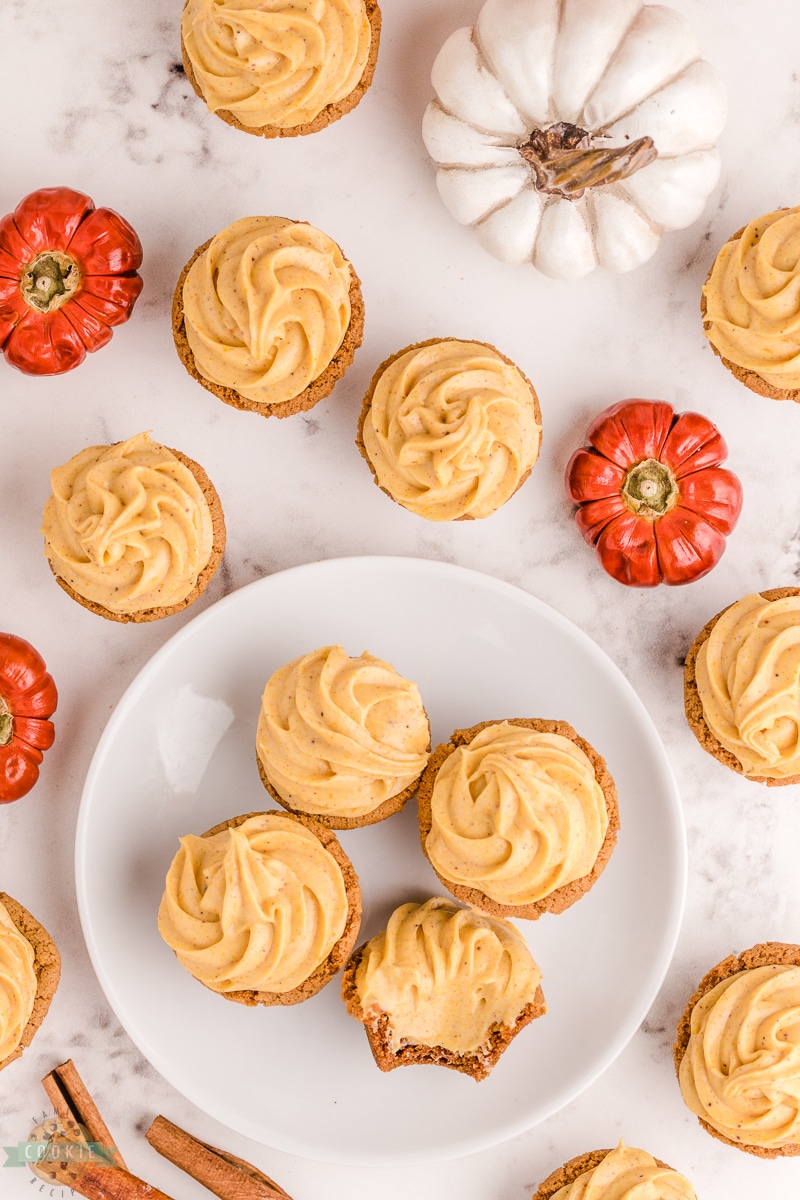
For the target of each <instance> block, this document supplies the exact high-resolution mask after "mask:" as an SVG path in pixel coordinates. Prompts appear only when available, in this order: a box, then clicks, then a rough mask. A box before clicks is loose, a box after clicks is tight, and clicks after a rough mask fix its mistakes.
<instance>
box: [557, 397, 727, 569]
mask: <svg viewBox="0 0 800 1200" xmlns="http://www.w3.org/2000/svg"><path fill="white" fill-rule="evenodd" d="M587 437H588V439H589V442H590V443H591V445H590V447H588V448H583V449H580V450H576V451H575V453H574V454H573V456H572V458H571V459H570V461H569V464H568V466H567V473H566V485H567V494H568V495H569V497H570V499H571V500H573V501H574V502H575V504H577V505H578V508H577V511H576V513H575V520H576V521H577V523H578V527H579V528H580V531H581V533H582V534H583V536H584V538H585V540H586V541H587V542H588V543H589V544H590V545H592V546H594V547H595V548H596V550H597V556H598V558H599V559H600V562H601V563H602V564H603V566H604V567H605V569H606V571H608V573H609V575H612V576H613V577H614V579H617V580H619V582H620V583H624V584H627V585H629V586H630V587H655V585H656V584H658V583H667V584H680V583H691V582H692V581H693V580H694V579H700V578H701V577H702V576H703V575H706V574H707V573H708V572H709V571H710V570H711V568H712V567H713V566H714V565H715V564H716V563H717V562H718V561H719V559H720V558H721V556H722V554H723V551H724V550H725V540H726V538H727V536H728V534H729V533H731V531H732V530H733V528H734V526H735V524H736V521H737V520H738V517H739V513H740V512H741V508H742V486H741V484H740V482H739V480H738V479H737V477H736V476H735V475H734V474H733V473H732V472H731V471H728V470H726V469H725V468H724V467H722V466H721V465H720V464H721V463H722V462H724V461H725V459H726V458H727V454H728V450H727V446H726V445H725V441H724V439H723V437H722V435H721V434H720V432H719V430H718V429H717V428H716V426H715V425H712V423H711V422H710V421H709V420H707V419H706V417H703V416H701V415H700V414H699V413H693V412H687V413H678V414H676V413H675V411H674V409H673V408H672V406H671V405H669V404H666V403H664V402H663V401H660V400H623V401H621V403H619V404H615V405H613V406H612V407H611V408H607V409H606V410H605V411H604V412H601V413H600V414H599V416H598V417H596V418H595V420H594V421H593V422H592V424H591V425H590V427H589V429H588V431H587Z"/></svg>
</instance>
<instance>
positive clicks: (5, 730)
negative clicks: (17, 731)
mask: <svg viewBox="0 0 800 1200" xmlns="http://www.w3.org/2000/svg"><path fill="white" fill-rule="evenodd" d="M13 736H14V718H13V717H12V715H11V713H10V712H3V713H0V746H7V745H8V743H9V742H10V741H11V739H12V737H13Z"/></svg>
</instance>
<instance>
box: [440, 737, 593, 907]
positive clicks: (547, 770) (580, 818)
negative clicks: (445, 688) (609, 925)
mask: <svg viewBox="0 0 800 1200" xmlns="http://www.w3.org/2000/svg"><path fill="white" fill-rule="evenodd" d="M431 817H432V821H431V829H430V833H429V834H428V837H427V839H426V843H425V849H426V853H427V855H428V857H429V858H430V860H431V863H432V864H433V866H434V867H435V869H436V870H437V871H438V872H439V874H440V875H442V876H443V877H444V878H445V879H448V880H450V881H451V882H453V883H460V884H465V885H467V886H469V887H475V888H478V889H479V890H480V891H482V892H483V893H484V894H485V895H487V896H489V898H490V899H492V900H495V901H497V902H498V903H500V904H530V903H532V902H534V901H536V900H540V899H542V897H544V896H548V895H549V894H550V893H551V892H553V891H554V890H555V889H556V888H558V887H562V886H563V885H565V884H567V883H571V882H572V881H573V880H575V879H580V878H582V877H583V876H584V875H587V874H588V873H589V872H590V871H591V869H592V867H593V866H594V863H595V860H596V858H597V855H598V853H599V851H600V847H601V846H602V844H603V839H604V838H605V835H606V830H607V829H608V812H607V809H606V802H605V796H604V795H603V790H602V788H601V787H600V784H599V783H598V782H597V778H596V776H595V772H594V767H593V766H592V763H591V762H590V760H589V759H588V758H587V756H586V755H585V754H584V752H583V750H581V748H580V747H579V746H578V745H576V743H575V742H573V741H571V740H570V739H569V738H567V737H564V736H562V735H561V734H555V733H544V732H539V731H537V730H534V729H528V728H523V727H522V726H518V725H512V724H510V723H509V722H508V721H501V722H499V723H498V724H496V725H490V726H489V727H488V728H486V729H483V730H481V731H480V733H478V734H476V736H475V737H474V738H473V739H472V741H471V742H469V743H468V744H467V745H465V746H459V747H457V748H456V749H455V750H454V751H453V753H452V754H450V755H449V756H448V757H447V758H446V759H445V761H444V763H443V764H442V766H441V768H440V769H439V772H438V774H437V776H436V781H435V783H434V786H433V793H432V796H431Z"/></svg>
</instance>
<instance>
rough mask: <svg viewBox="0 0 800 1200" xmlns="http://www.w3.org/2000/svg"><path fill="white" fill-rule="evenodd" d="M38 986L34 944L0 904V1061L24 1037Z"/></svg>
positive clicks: (15, 1047)
mask: <svg viewBox="0 0 800 1200" xmlns="http://www.w3.org/2000/svg"><path fill="white" fill-rule="evenodd" d="M37 987H38V983H37V979H36V971H35V969H34V950H33V946H32V945H31V944H30V942H29V941H28V939H27V938H26V937H24V935H23V934H22V933H21V932H20V931H19V929H18V928H17V926H16V925H15V924H14V922H13V921H12V920H11V917H10V916H9V915H8V910H7V909H6V907H5V905H4V904H2V903H0V1063H2V1062H3V1061H4V1060H5V1059H7V1058H8V1057H9V1056H10V1055H12V1054H13V1053H14V1051H15V1050H16V1049H17V1047H18V1046H19V1044H20V1042H21V1040H22V1034H23V1032H24V1030H25V1026H26V1025H27V1024H28V1021H29V1020H30V1016H31V1013H32V1012H33V1005H34V1001H35V999H36V991H37Z"/></svg>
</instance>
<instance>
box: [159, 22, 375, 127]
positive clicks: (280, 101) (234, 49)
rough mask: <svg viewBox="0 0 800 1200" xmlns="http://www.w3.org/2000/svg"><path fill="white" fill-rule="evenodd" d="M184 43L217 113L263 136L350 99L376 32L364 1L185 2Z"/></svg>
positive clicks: (197, 81) (193, 69)
mask: <svg viewBox="0 0 800 1200" xmlns="http://www.w3.org/2000/svg"><path fill="white" fill-rule="evenodd" d="M378 28H379V25H378ZM181 36H182V41H183V49H184V55H185V57H186V59H187V64H188V66H189V68H190V70H191V73H192V76H193V82H194V84H195V86H196V88H197V90H198V91H199V93H200V95H201V96H202V97H203V99H204V100H205V102H206V104H207V105H208V107H209V109H210V110H211V112H215V113H216V112H219V111H220V110H224V111H225V112H227V113H229V114H230V115H231V116H232V117H233V118H235V121H236V122H237V123H238V124H239V125H241V126H243V127H244V128H246V129H248V130H253V131H255V132H259V131H260V130H261V129H262V128H263V127H264V126H271V127H274V128H275V129H278V130H287V131H290V130H293V129H296V128H297V127H298V126H304V125H308V124H309V123H311V122H313V121H314V119H315V118H316V117H318V116H319V115H320V113H322V111H323V109H325V108H327V107H328V106H329V105H337V104H339V103H340V102H341V101H343V100H345V99H346V98H347V97H350V96H351V94H352V93H353V92H354V91H355V90H356V89H357V88H358V85H359V82H360V81H361V80H362V76H364V73H365V69H366V68H367V64H368V61H369V60H370V57H371V54H370V52H371V47H372V40H373V31H372V27H371V23H370V17H369V14H368V10H367V5H366V4H365V0H265V2H262V3H259V4H254V3H252V0H187V2H186V4H185V7H184V9H183V17H182V19H181ZM359 98H360V96H359ZM336 115H339V114H336Z"/></svg>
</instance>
